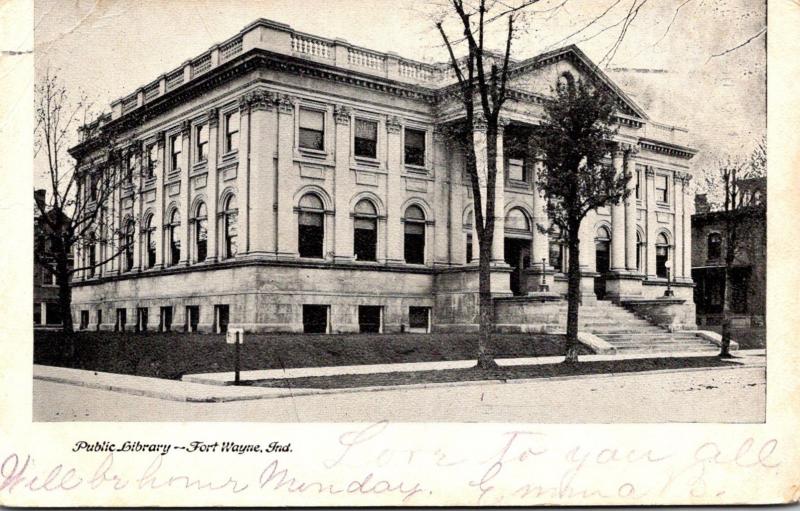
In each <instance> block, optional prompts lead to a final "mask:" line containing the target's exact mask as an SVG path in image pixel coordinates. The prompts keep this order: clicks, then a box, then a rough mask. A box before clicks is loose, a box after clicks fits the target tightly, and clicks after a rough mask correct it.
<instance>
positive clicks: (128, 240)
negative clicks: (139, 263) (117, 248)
mask: <svg viewBox="0 0 800 511" xmlns="http://www.w3.org/2000/svg"><path fill="white" fill-rule="evenodd" d="M135 230H136V225H135V224H134V223H133V220H128V222H127V223H126V224H125V237H124V238H123V248H124V252H125V271H131V270H132V269H133V236H134V231H135Z"/></svg>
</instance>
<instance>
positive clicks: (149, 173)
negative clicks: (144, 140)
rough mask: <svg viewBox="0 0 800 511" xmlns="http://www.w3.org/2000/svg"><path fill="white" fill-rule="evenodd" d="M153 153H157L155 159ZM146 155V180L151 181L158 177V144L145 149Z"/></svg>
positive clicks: (149, 145)
mask: <svg viewBox="0 0 800 511" xmlns="http://www.w3.org/2000/svg"><path fill="white" fill-rule="evenodd" d="M153 151H155V158H152V156H153ZM145 154H147V165H146V168H145V170H146V174H145V178H147V179H150V178H152V177H154V176H155V175H156V165H157V164H158V144H156V143H151V144H147V146H146V149H145Z"/></svg>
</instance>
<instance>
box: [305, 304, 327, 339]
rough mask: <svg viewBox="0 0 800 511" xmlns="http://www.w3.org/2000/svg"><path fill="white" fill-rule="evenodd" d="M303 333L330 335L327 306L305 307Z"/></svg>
mask: <svg viewBox="0 0 800 511" xmlns="http://www.w3.org/2000/svg"><path fill="white" fill-rule="evenodd" d="M303 333H306V334H326V333H328V306H327V305H303Z"/></svg>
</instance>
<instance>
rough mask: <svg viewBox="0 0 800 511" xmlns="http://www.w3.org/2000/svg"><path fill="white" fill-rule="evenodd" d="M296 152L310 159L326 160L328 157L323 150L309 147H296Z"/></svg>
mask: <svg viewBox="0 0 800 511" xmlns="http://www.w3.org/2000/svg"><path fill="white" fill-rule="evenodd" d="M297 151H298V152H299V153H300V154H303V155H305V156H309V157H311V158H326V157H327V156H328V153H327V151H325V150H324V149H311V148H309V147H298V148H297Z"/></svg>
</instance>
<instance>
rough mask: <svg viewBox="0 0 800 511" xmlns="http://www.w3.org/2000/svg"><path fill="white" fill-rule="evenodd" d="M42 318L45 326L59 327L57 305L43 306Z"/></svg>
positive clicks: (59, 313) (59, 319)
mask: <svg viewBox="0 0 800 511" xmlns="http://www.w3.org/2000/svg"><path fill="white" fill-rule="evenodd" d="M44 318H45V324H47V325H60V324H61V307H60V306H59V305H58V304H57V303H46V304H44Z"/></svg>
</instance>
